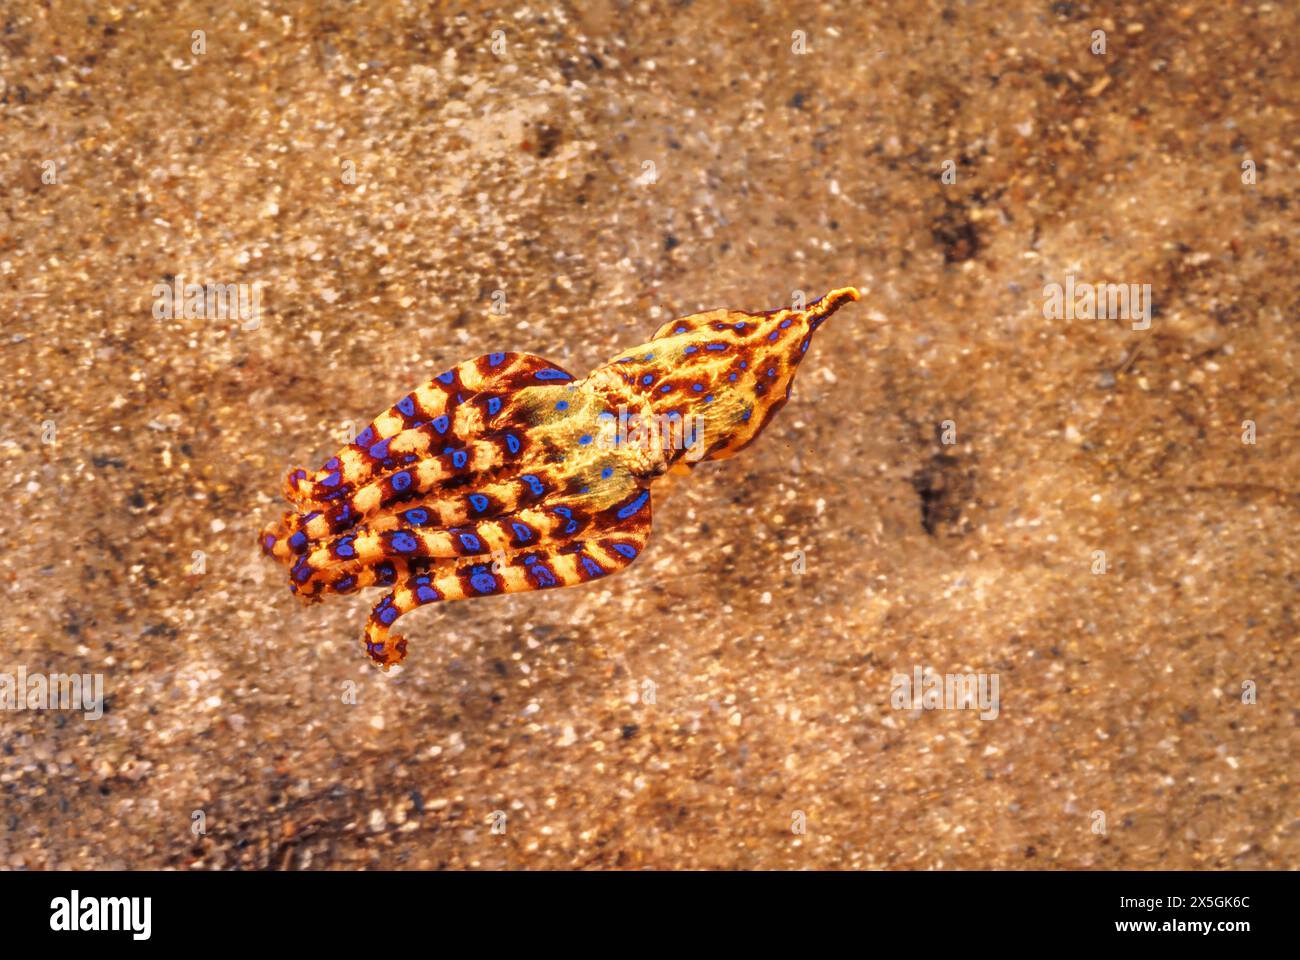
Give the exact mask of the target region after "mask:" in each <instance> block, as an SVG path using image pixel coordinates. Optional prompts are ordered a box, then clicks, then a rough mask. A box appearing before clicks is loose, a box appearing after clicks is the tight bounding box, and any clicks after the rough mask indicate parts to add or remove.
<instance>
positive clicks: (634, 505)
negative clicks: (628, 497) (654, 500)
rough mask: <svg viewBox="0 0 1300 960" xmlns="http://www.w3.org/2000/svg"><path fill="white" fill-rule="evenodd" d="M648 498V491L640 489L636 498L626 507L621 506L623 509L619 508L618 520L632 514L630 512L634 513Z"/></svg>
mask: <svg viewBox="0 0 1300 960" xmlns="http://www.w3.org/2000/svg"><path fill="white" fill-rule="evenodd" d="M649 499H650V491H649V490H642V491H641V492H640V493H639V494H637V498H636V499H635V500H633V501H632V502H631V503H629V504H628V505H627V506H626V507H623V509H621V510H619V512H618V518H619V519H620V520H626V519H627V518H628V517H630V516H632V514H634V513H636V512H637V511H638V510H640V509H641V508H642V507H644V506H645V503H646V501H647V500H649Z"/></svg>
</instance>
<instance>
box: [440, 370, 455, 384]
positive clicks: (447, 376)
mask: <svg viewBox="0 0 1300 960" xmlns="http://www.w3.org/2000/svg"><path fill="white" fill-rule="evenodd" d="M437 379H438V380H440V381H441V382H442V383H451V382H452V381H453V380H455V379H456V371H455V370H448V371H447V372H446V373H440V374H438V376H437Z"/></svg>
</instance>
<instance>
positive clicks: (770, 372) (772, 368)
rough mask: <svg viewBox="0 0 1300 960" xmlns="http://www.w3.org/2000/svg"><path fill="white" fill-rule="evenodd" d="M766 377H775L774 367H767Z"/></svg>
mask: <svg viewBox="0 0 1300 960" xmlns="http://www.w3.org/2000/svg"><path fill="white" fill-rule="evenodd" d="M767 375H768V376H769V377H775V376H776V367H768V368H767Z"/></svg>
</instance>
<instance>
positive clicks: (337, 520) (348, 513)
mask: <svg viewBox="0 0 1300 960" xmlns="http://www.w3.org/2000/svg"><path fill="white" fill-rule="evenodd" d="M351 520H352V504H350V503H345V504H343V506H341V507H339V508H338V509H337V510H336V511H334V516H333V518H332V519H331V520H330V526H331V527H334V528H335V529H337V528H339V527H346V526H351Z"/></svg>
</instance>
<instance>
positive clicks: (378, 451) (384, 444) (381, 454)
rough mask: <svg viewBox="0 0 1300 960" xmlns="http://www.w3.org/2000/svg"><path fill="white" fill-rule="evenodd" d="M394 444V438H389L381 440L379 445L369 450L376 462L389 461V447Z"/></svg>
mask: <svg viewBox="0 0 1300 960" xmlns="http://www.w3.org/2000/svg"><path fill="white" fill-rule="evenodd" d="M392 442H393V438H392V437H389V438H388V439H387V440H380V441H379V442H378V443H376V444H375V445H374V446H372V447H371V448H370V450H369V453H370V455H371V456H372V457H374V458H375V459H376V460H387V459H388V445H389V444H390V443H392Z"/></svg>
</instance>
